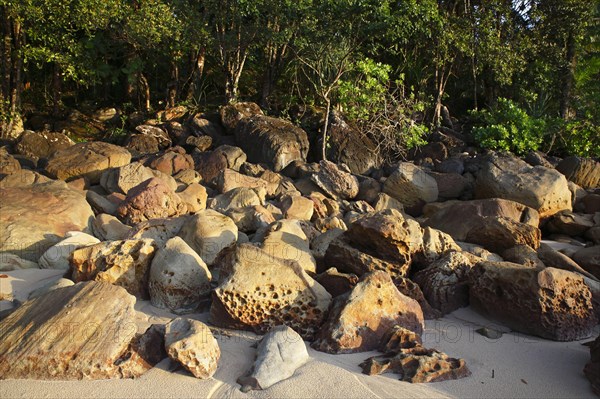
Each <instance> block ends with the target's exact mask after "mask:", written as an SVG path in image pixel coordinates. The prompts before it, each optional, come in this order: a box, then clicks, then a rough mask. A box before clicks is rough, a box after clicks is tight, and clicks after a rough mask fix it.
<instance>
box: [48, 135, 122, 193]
mask: <svg viewBox="0 0 600 399" xmlns="http://www.w3.org/2000/svg"><path fill="white" fill-rule="evenodd" d="M130 161H131V154H130V153H129V151H127V150H126V149H124V148H122V147H118V146H116V145H113V144H109V143H104V142H101V141H90V142H86V143H79V144H75V145H73V146H71V147H69V148H66V149H64V150H61V151H58V152H55V153H54V154H53V155H52V156H51V157H50V158H49V159H48V164H47V165H46V172H48V174H49V175H50V176H52V177H53V178H55V179H61V180H73V179H76V178H78V177H85V178H86V179H87V180H89V182H90V183H91V184H96V183H98V182H99V181H100V176H102V173H103V172H104V171H105V170H107V169H109V168H116V167H119V166H124V165H127V164H128V163H129V162H130Z"/></svg>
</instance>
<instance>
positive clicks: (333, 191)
mask: <svg viewBox="0 0 600 399" xmlns="http://www.w3.org/2000/svg"><path fill="white" fill-rule="evenodd" d="M319 165H320V169H319V173H317V174H314V175H312V176H311V180H312V181H313V182H314V183H315V184H316V185H317V186H318V187H319V188H320V189H321V190H323V192H325V193H326V194H327V195H328V196H329V197H331V198H333V199H336V200H337V199H343V200H349V199H352V198H355V197H356V196H357V195H358V190H359V187H358V179H357V178H356V177H355V176H353V175H352V174H350V173H348V172H346V171H344V170H342V169H340V168H339V167H338V166H337V165H336V164H334V163H333V162H329V161H321V162H320V163H319Z"/></svg>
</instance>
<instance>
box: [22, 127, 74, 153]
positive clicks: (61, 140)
mask: <svg viewBox="0 0 600 399" xmlns="http://www.w3.org/2000/svg"><path fill="white" fill-rule="evenodd" d="M73 144H74V143H73V140H71V139H70V138H69V137H68V136H67V135H65V134H63V133H57V132H40V133H37V132H32V131H31V130H25V131H24V132H23V134H22V135H21V137H19V141H18V142H17V145H16V146H15V150H16V152H17V154H21V155H24V156H26V157H29V158H33V159H40V158H48V157H50V156H51V155H52V154H54V153H55V152H57V151H60V150H64V149H66V148H69V147H70V146H72V145H73Z"/></svg>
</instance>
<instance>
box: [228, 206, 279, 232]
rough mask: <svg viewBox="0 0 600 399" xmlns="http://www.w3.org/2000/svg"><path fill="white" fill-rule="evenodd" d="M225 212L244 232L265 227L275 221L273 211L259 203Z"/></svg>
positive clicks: (239, 229)
mask: <svg viewBox="0 0 600 399" xmlns="http://www.w3.org/2000/svg"><path fill="white" fill-rule="evenodd" d="M225 214H226V215H227V216H229V217H230V218H231V220H233V223H235V225H236V226H237V228H238V231H241V232H244V233H251V232H255V231H257V230H260V229H266V228H267V227H268V226H269V225H270V224H272V223H275V217H274V216H273V213H272V212H270V211H269V210H268V209H267V208H265V207H264V206H261V205H255V206H247V207H244V208H234V209H230V210H228V211H227V212H226V213H225Z"/></svg>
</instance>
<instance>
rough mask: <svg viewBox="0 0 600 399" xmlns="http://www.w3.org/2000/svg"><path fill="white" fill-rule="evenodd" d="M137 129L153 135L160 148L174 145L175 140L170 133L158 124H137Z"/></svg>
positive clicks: (148, 135) (141, 132)
mask: <svg viewBox="0 0 600 399" xmlns="http://www.w3.org/2000/svg"><path fill="white" fill-rule="evenodd" d="M135 130H136V131H137V132H139V133H140V134H142V135H144V136H147V137H151V138H153V139H155V140H156V142H157V144H158V148H159V149H163V150H164V149H165V148H168V147H170V146H171V145H173V141H172V140H171V137H170V136H169V133H167V132H166V131H164V130H163V129H161V128H159V127H158V126H152V125H139V126H136V128H135Z"/></svg>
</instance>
